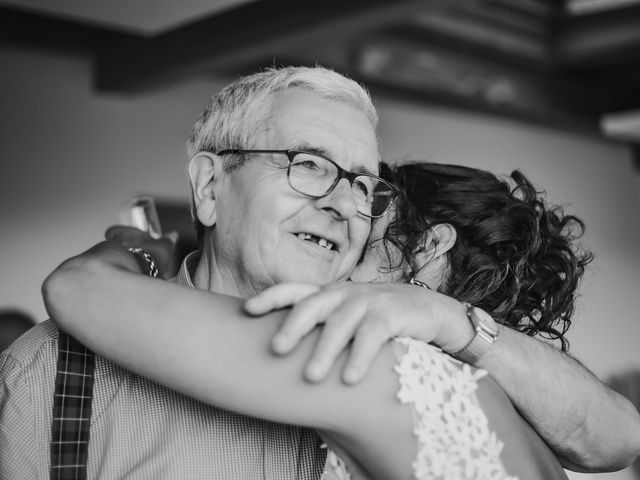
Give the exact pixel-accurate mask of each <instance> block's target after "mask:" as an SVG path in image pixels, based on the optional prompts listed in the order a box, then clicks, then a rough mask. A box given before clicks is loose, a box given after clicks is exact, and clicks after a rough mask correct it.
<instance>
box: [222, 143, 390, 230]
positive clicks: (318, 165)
mask: <svg viewBox="0 0 640 480" xmlns="http://www.w3.org/2000/svg"><path fill="white" fill-rule="evenodd" d="M263 153H264V154H274V155H286V156H287V158H288V159H289V165H288V167H287V180H288V182H289V186H290V187H291V188H292V189H294V190H295V191H296V192H298V193H301V194H302V195H305V196H307V197H311V198H322V197H326V196H327V195H329V194H330V193H331V192H332V191H333V189H334V188H336V185H338V182H339V181H340V180H342V179H343V178H346V179H347V180H348V181H349V185H351V191H352V193H353V196H354V199H355V201H356V205H357V206H358V213H360V214H362V215H364V216H365V217H369V218H380V217H382V216H383V215H384V214H385V213H387V210H389V206H390V205H391V203H392V202H393V200H394V199H395V197H396V195H397V194H398V189H397V188H396V187H395V185H393V184H391V183H389V182H387V181H386V180H384V179H382V178H380V177H378V176H376V175H373V174H371V173H366V172H357V173H356V172H347V171H346V170H345V169H344V168H342V167H341V166H340V165H338V164H337V163H336V162H334V161H333V160H331V159H330V158H327V157H325V156H323V155H320V154H318V153H310V152H305V151H304V150H222V151H220V152H218V153H217V154H216V155H246V154H263Z"/></svg>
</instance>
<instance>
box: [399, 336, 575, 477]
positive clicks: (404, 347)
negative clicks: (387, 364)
mask: <svg viewBox="0 0 640 480" xmlns="http://www.w3.org/2000/svg"><path fill="white" fill-rule="evenodd" d="M393 349H394V352H395V353H396V356H397V359H398V360H397V364H396V367H395V372H396V374H397V376H398V383H399V387H398V393H397V398H398V401H399V402H400V403H402V404H404V405H408V406H410V407H411V409H412V410H413V413H414V431H415V434H416V437H417V443H418V455H417V458H416V462H415V469H416V472H415V473H416V478H423V477H422V476H421V473H420V472H431V474H433V473H434V472H439V473H438V474H437V475H436V478H483V479H507V478H509V479H510V478H528V479H554V478H557V479H561V478H566V476H565V473H564V470H563V469H562V467H561V466H560V463H559V462H558V460H557V459H556V457H555V456H554V455H553V453H552V452H551V451H550V449H549V448H548V447H547V446H546V444H545V443H544V442H543V441H542V439H541V438H540V437H539V436H538V434H537V433H536V432H535V431H534V430H533V429H532V428H531V427H530V425H529V424H528V423H527V422H526V421H525V420H524V419H523V418H522V417H521V416H520V414H519V413H518V412H517V411H516V410H515V408H514V407H513V405H512V404H511V402H510V400H509V398H508V397H507V395H506V394H505V393H504V391H503V390H502V389H501V388H500V386H499V385H498V383H497V382H496V381H495V380H493V378H492V377H491V376H490V375H488V373H487V372H486V371H484V370H481V369H478V368H475V367H472V366H470V365H468V364H466V363H463V362H460V361H458V360H456V359H454V358H452V357H451V356H450V355H447V354H446V353H444V352H443V351H442V350H440V349H439V348H437V347H435V346H433V345H429V344H426V343H424V342H421V341H418V340H414V339H409V338H398V339H396V340H395V341H394V345H393ZM438 475H441V477H439V476H438ZM430 478H431V477H430Z"/></svg>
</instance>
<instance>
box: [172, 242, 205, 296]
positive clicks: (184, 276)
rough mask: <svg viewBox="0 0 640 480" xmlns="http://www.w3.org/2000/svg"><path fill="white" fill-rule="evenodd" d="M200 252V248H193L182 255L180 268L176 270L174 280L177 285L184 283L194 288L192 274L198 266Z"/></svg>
mask: <svg viewBox="0 0 640 480" xmlns="http://www.w3.org/2000/svg"><path fill="white" fill-rule="evenodd" d="M201 254H202V252H201V251H200V250H195V251H193V252H191V253H190V254H188V255H187V256H186V257H184V260H183V261H182V265H180V270H179V271H178V275H176V278H175V279H174V281H175V282H176V283H177V284H178V285H185V286H187V287H191V288H196V287H195V286H194V285H193V280H192V279H193V275H195V272H196V268H197V266H198V262H199V261H200V255H201Z"/></svg>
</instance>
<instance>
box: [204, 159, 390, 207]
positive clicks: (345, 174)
mask: <svg viewBox="0 0 640 480" xmlns="http://www.w3.org/2000/svg"><path fill="white" fill-rule="evenodd" d="M252 153H267V154H269V153H273V154H280V155H286V156H287V159H288V160H289V166H288V167H287V182H288V183H289V186H290V187H291V188H292V189H293V190H295V191H296V192H298V193H299V194H301V195H304V196H305V197H309V198H314V199H318V198H324V197H326V196H327V195H329V194H330V193H331V192H333V190H334V189H335V188H336V186H337V185H338V183H339V182H340V180H342V179H343V178H346V179H347V181H348V182H349V185H350V186H352V187H353V182H354V181H355V179H356V177H371V178H375V179H376V180H378V181H379V182H382V183H383V184H384V185H386V186H387V187H389V188H390V190H391V194H390V195H389V204H388V205H387V206H386V208H385V209H384V211H383V212H382V213H381V214H380V215H370V214H367V213H363V212H361V211H360V210H358V213H360V214H361V215H364V216H365V217H369V218H381V217H384V216H385V215H386V213H387V212H388V211H389V208H390V207H391V205H392V204H393V201H394V200H395V198H396V197H397V196H398V193H399V190H398V187H396V186H395V185H394V184H393V183H390V182H388V181H387V180H385V179H384V178H382V177H379V176H378V175H374V174H373V173H368V172H349V171H347V170H345V169H344V168H342V167H341V166H340V165H338V164H337V163H336V162H334V161H333V160H331V159H330V158H329V157H326V156H324V155H321V154H319V153H315V152H309V151H306V150H239V149H227V150H220V151H219V152H217V153H216V155H246V154H252ZM299 154H306V155H313V156H315V157H320V158H323V159H325V160H326V161H328V162H330V163H332V164H333V165H334V166H335V167H336V168H337V169H338V175H337V176H336V179H335V180H334V182H333V184H331V186H330V187H329V188H328V189H327V191H326V192H325V193H324V194H322V195H309V194H308V193H305V192H301V191H300V190H298V189H297V188H295V187H294V186H293V185H291V179H290V172H291V165H292V164H293V159H294V158H295V157H296V155H299Z"/></svg>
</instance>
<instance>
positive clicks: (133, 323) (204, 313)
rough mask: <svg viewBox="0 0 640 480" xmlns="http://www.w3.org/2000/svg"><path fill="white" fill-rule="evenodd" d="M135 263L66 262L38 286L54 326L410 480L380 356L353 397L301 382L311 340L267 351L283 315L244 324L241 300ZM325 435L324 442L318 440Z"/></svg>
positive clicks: (107, 259) (387, 353)
mask: <svg viewBox="0 0 640 480" xmlns="http://www.w3.org/2000/svg"><path fill="white" fill-rule="evenodd" d="M131 269H133V270H136V269H137V264H136V261H135V259H133V258H131V256H130V254H129V253H128V252H127V251H126V250H125V249H123V248H122V247H120V246H119V245H116V244H113V243H110V242H103V243H102V244H100V245H98V246H97V247H94V248H93V249H92V250H90V251H88V252H86V253H85V254H83V255H80V256H78V257H75V258H73V259H70V260H68V261H66V262H65V263H63V264H62V265H61V266H60V267H58V269H57V270H56V271H55V272H54V273H53V274H51V275H50V276H49V277H48V278H47V280H46V281H45V282H44V285H43V294H44V299H45V304H46V306H47V309H48V312H49V313H50V315H51V317H52V318H53V319H54V320H55V321H56V322H57V323H58V324H59V325H60V327H61V328H62V329H64V330H66V331H67V332H69V333H70V334H71V335H73V336H74V337H76V338H77V339H78V340H80V341H81V342H83V343H84V344H86V345H87V346H88V347H89V348H91V349H93V350H94V351H96V352H97V353H99V354H102V355H104V356H106V357H107V358H109V359H111V360H113V361H115V362H116V363H119V364H120V365H122V366H124V367H125V368H128V369H130V370H132V371H134V372H135V373H138V374H140V375H143V376H147V377H149V378H151V379H153V380H155V381H157V382H159V383H161V384H164V385H166V386H168V387H170V388H172V389H175V390H178V391H180V392H182V393H185V394H187V395H190V396H193V397H195V398H197V399H199V400H201V401H203V402H206V403H210V404H213V405H216V406H219V407H221V408H225V409H229V410H233V411H236V412H238V413H243V414H246V415H251V416H256V417H261V418H264V419H267V420H272V421H277V422H282V423H291V424H297V425H302V426H308V427H312V428H316V429H318V430H320V431H322V432H323V434H324V435H327V437H328V440H329V441H330V442H332V443H336V444H340V445H348V451H349V453H350V454H351V455H352V456H353V457H354V458H355V459H357V460H358V462H359V463H362V464H364V465H366V468H367V469H372V471H374V472H381V473H377V478H400V477H399V476H398V472H404V473H403V475H404V476H406V477H407V478H410V476H411V474H412V471H411V463H412V461H413V460H414V459H415V450H416V440H415V437H414V435H413V433H412V417H411V412H410V410H409V409H407V408H404V407H402V406H401V405H400V404H399V402H398V401H397V400H396V399H395V394H396V392H397V379H396V376H395V374H394V372H393V365H394V363H395V356H394V354H393V352H392V351H391V349H390V348H386V349H384V350H383V351H382V352H381V355H379V358H378V360H376V362H374V364H373V367H372V368H373V371H372V375H370V377H369V378H368V379H367V380H365V381H363V382H361V383H360V384H359V385H358V386H357V388H350V387H347V386H345V385H344V384H342V382H341V380H340V378H339V375H337V374H336V375H335V376H332V377H331V376H330V377H329V378H328V379H327V381H326V382H323V383H322V384H312V383H309V382H306V381H305V380H304V378H303V376H302V365H303V364H304V360H305V359H306V356H307V355H309V354H310V352H311V350H312V348H313V346H314V342H315V340H316V336H315V334H312V335H310V336H309V337H308V338H307V339H305V341H303V342H302V344H301V345H300V349H299V350H300V351H299V352H295V353H294V354H293V355H290V356H286V357H282V356H277V355H275V354H274V353H272V351H271V350H270V348H269V346H268V345H269V338H270V337H271V336H272V335H273V333H274V332H275V331H276V329H277V327H278V326H279V324H280V321H281V318H282V316H283V314H284V312H275V313H273V314H270V315H266V316H264V317H262V318H259V319H256V318H249V317H247V316H246V315H245V314H244V313H243V312H242V301H241V300H240V299H238V298H233V297H228V296H223V295H216V294H212V293H209V292H203V291H198V290H195V289H192V288H188V287H183V286H180V285H177V284H174V283H170V282H166V281H161V280H157V279H152V278H149V277H145V276H143V275H139V274H136V273H131V272H130V271H128V270H131ZM324 435H323V436H324Z"/></svg>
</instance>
